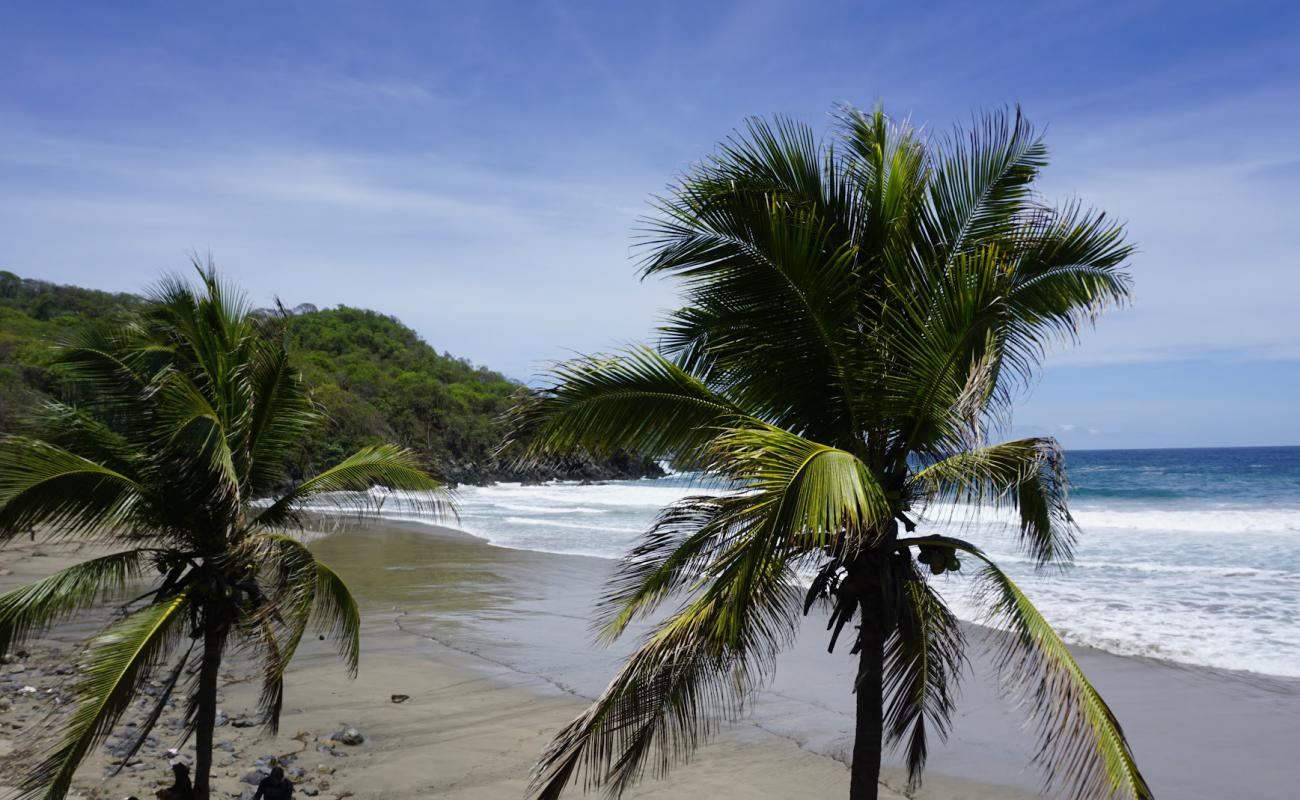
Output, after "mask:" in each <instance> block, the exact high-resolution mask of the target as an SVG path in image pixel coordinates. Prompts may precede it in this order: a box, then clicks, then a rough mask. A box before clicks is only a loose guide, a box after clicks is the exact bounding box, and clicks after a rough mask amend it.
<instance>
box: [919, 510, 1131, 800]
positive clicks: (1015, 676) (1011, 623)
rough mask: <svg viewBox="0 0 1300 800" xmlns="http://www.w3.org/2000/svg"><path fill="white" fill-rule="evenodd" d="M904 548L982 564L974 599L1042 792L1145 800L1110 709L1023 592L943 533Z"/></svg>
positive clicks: (975, 551) (1087, 799)
mask: <svg viewBox="0 0 1300 800" xmlns="http://www.w3.org/2000/svg"><path fill="white" fill-rule="evenodd" d="M900 543H901V544H906V545H915V546H921V545H929V546H940V547H951V548H953V549H956V550H960V551H962V552H966V553H970V554H971V555H973V556H975V557H976V558H978V559H979V560H980V561H982V562H983V563H984V566H983V568H982V569H981V570H980V572H979V574H978V575H977V576H976V586H977V587H978V589H977V599H978V600H979V601H980V602H981V603H982V604H983V605H984V606H985V607H986V608H987V609H988V622H989V623H990V624H991V625H992V626H994V629H995V630H994V631H993V632H992V633H991V634H990V636H991V637H992V639H993V642H994V643H995V646H996V654H997V665H998V669H999V672H1000V673H1001V675H1002V676H1003V678H1004V680H1005V681H1006V682H1007V683H1008V684H1009V685H1011V686H1014V687H1017V691H1018V692H1019V693H1020V696H1021V698H1022V700H1023V701H1024V703H1025V704H1026V705H1027V706H1028V708H1029V710H1030V715H1031V718H1032V719H1033V721H1034V723H1035V724H1036V726H1037V728H1038V732H1039V738H1040V740H1041V742H1042V746H1041V748H1040V749H1039V752H1038V754H1037V756H1036V757H1035V761H1036V762H1037V763H1038V764H1040V765H1041V766H1042V767H1043V769H1044V771H1045V773H1046V776H1045V777H1046V783H1047V787H1046V788H1048V789H1049V790H1053V789H1060V790H1062V791H1063V792H1064V793H1066V794H1067V795H1068V796H1070V797H1073V798H1076V800H1092V799H1093V798H1096V799H1097V800H1102V799H1104V800H1113V798H1128V799H1130V800H1150V798H1151V797H1152V793H1151V788H1150V787H1149V786H1148V785H1147V782H1146V779H1145V778H1143V777H1142V773H1141V772H1140V771H1139V770H1138V767H1137V763H1136V762H1135V761H1134V759H1133V753H1132V750H1131V749H1130V747H1129V744H1128V740H1127V739H1126V738H1125V737H1124V731H1123V730H1122V729H1121V728H1120V725H1119V721H1118V720H1117V719H1116V718H1115V714H1114V712H1112V711H1111V710H1110V707H1109V706H1108V705H1106V701H1105V700H1103V699H1102V697H1101V695H1100V694H1099V693H1098V692H1097V690H1096V688H1094V687H1093V685H1092V684H1091V683H1090V682H1089V681H1088V679H1087V677H1086V676H1085V675H1084V674H1083V670H1082V669H1081V668H1080V667H1079V664H1078V662H1077V661H1075V660H1074V656H1073V655H1071V654H1070V650H1069V648H1068V647H1066V645H1065V642H1063V641H1061V637H1060V636H1059V635H1058V634H1057V633H1056V631H1055V629H1053V628H1052V626H1051V625H1050V624H1049V623H1048V622H1047V620H1046V619H1045V618H1044V617H1043V615H1042V614H1041V613H1040V612H1039V611H1038V609H1037V608H1035V607H1034V605H1033V603H1031V602H1030V601H1029V598H1028V597H1026V596H1025V594H1024V592H1022V591H1021V590H1020V588H1019V587H1018V586H1016V584H1015V583H1014V582H1013V581H1012V580H1011V578H1009V577H1008V576H1007V575H1006V573H1004V572H1003V571H1002V570H1001V569H1000V568H999V567H998V566H997V564H995V563H994V562H993V561H992V559H990V558H989V557H988V556H987V555H985V554H984V553H983V552H982V551H981V550H980V549H979V548H977V547H975V546H974V545H972V544H970V543H969V542H964V541H962V540H960V539H954V538H952V537H948V536H926V537H917V538H912V539H906V540H902V542H900Z"/></svg>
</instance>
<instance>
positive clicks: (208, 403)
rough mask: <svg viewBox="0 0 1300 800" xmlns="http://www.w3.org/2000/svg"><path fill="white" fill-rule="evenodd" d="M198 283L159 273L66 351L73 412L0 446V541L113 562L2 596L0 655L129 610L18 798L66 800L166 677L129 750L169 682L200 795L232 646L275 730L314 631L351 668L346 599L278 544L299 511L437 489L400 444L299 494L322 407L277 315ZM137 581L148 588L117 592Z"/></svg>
mask: <svg viewBox="0 0 1300 800" xmlns="http://www.w3.org/2000/svg"><path fill="white" fill-rule="evenodd" d="M200 276H201V279H202V280H201V287H200V288H198V289H195V288H192V287H191V286H190V285H188V284H187V283H185V282H183V281H181V280H179V279H168V280H165V281H163V282H162V283H161V284H160V285H159V286H158V288H157V289H156V290H155V292H154V293H153V295H152V297H151V298H150V302H149V303H148V304H147V306H146V307H145V308H144V309H143V311H141V312H140V313H139V315H138V316H136V317H134V318H132V319H131V320H129V321H128V322H125V323H122V324H118V325H114V326H109V327H103V326H101V327H95V328H88V329H86V330H84V331H81V332H80V333H78V334H76V335H75V336H74V337H73V338H72V339H70V340H69V341H67V342H66V343H64V344H62V345H61V346H60V348H59V350H60V352H59V354H58V363H59V365H60V366H61V367H62V369H64V370H65V372H66V374H67V377H68V379H69V385H70V387H71V401H70V402H66V403H65V402H52V403H49V404H48V405H47V406H46V408H45V409H44V411H43V414H42V419H41V420H40V422H41V424H40V426H39V427H38V428H37V429H36V430H37V431H39V432H40V434H39V436H10V437H7V438H5V439H4V440H3V441H2V442H0V545H2V544H3V543H4V542H6V541H8V540H10V539H12V538H13V537H14V536H15V535H16V534H17V533H19V532H21V531H26V530H29V529H31V528H32V527H33V526H38V527H39V528H40V530H41V531H42V532H43V533H44V535H46V536H48V537H50V538H52V539H67V538H73V537H76V538H80V539H85V540H91V541H95V542H98V543H100V544H102V545H105V546H107V547H108V548H110V549H112V550H113V551H114V552H111V554H109V555H104V556H101V557H99V558H94V559H91V560H89V561H86V562H84V563H81V564H78V565H76V566H73V567H70V568H68V569H65V570H63V571H61V572H57V573H55V574H53V575H51V576H49V577H47V578H45V579H43V580H39V581H37V582H35V583H32V584H30V585H28V586H24V587H22V588H20V589H17V590H14V591H12V592H9V593H8V594H5V595H3V596H0V653H7V652H9V651H10V650H11V648H14V647H15V646H17V645H18V644H20V643H21V642H22V641H23V640H24V639H27V638H28V637H30V636H32V635H34V634H36V633H38V632H39V631H40V630H42V629H44V628H46V627H47V626H49V625H51V624H53V623H55V622H57V621H59V620H61V619H64V618H66V617H68V616H69V615H72V614H74V613H76V612H79V611H83V610H85V609H87V608H89V607H91V606H93V605H97V604H100V603H101V602H103V601H105V600H107V599H118V598H120V599H123V600H127V602H125V603H124V604H123V612H124V615H123V616H122V617H121V618H120V619H118V620H116V621H114V622H113V623H112V624H111V625H110V626H109V627H108V628H107V630H105V631H104V633H103V634H102V635H101V636H100V637H98V638H97V639H95V640H94V641H93V642H92V643H91V645H90V647H89V649H88V651H87V652H86V654H85V656H84V659H83V661H82V664H81V669H80V674H79V676H78V677H77V678H76V683H75V697H76V707H75V710H74V711H73V712H72V714H71V716H70V717H69V721H68V725H67V729H66V731H65V732H64V734H63V737H62V739H61V740H60V741H59V743H58V744H57V746H56V747H55V748H54V749H53V750H52V751H51V752H50V753H49V754H48V755H47V756H46V757H45V758H44V759H43V760H41V761H40V762H39V763H38V764H37V765H36V766H35V767H34V768H33V770H32V771H31V772H30V774H29V775H28V776H27V777H26V779H25V780H24V782H23V784H22V787H21V789H22V791H23V796H24V797H35V796H37V795H39V796H41V797H44V798H50V799H51V800H53V799H55V798H61V797H63V796H64V795H65V794H66V792H67V790H68V787H69V784H70V782H71V780H72V777H73V773H74V772H75V771H76V769H77V766H78V764H79V763H80V762H81V761H82V759H83V758H84V757H85V756H86V754H87V753H89V752H90V751H91V749H92V748H93V747H95V746H96V744H97V743H98V742H99V741H101V740H102V739H103V738H104V737H105V736H107V735H108V733H109V732H110V731H111V730H112V728H113V726H114V724H115V723H116V722H117V721H118V719H119V718H120V717H121V716H122V714H123V712H125V711H126V710H127V709H128V708H129V707H130V705H131V703H132V701H133V700H134V698H135V697H136V695H137V692H138V690H139V689H140V687H141V686H143V685H144V684H145V683H146V682H147V681H149V680H150V679H151V678H153V677H155V676H161V681H162V687H163V690H162V691H161V692H159V693H158V694H157V697H156V699H155V700H154V702H153V704H152V706H151V708H150V711H149V713H148V715H147V717H146V719H145V720H144V724H142V725H140V726H139V727H138V728H136V731H135V732H136V737H137V738H136V740H135V743H134V747H133V748H132V750H131V753H134V752H135V751H136V750H137V749H138V748H139V747H140V746H141V744H142V743H143V742H144V740H145V738H146V737H147V736H148V735H149V731H150V729H151V728H152V727H153V725H154V724H155V723H156V722H157V721H158V719H159V717H160V715H161V714H162V713H163V711H164V709H165V708H166V705H167V703H168V700H169V698H170V697H171V696H172V695H173V693H174V692H176V691H177V690H178V688H179V690H180V691H181V692H183V694H184V697H185V699H186V703H187V704H186V707H185V720H186V723H187V724H186V728H185V736H186V737H187V738H188V736H189V735H191V734H192V735H194V737H195V743H196V763H195V775H194V790H195V796H196V797H198V798H200V799H201V800H202V799H205V798H207V797H208V796H209V772H210V769H211V764H212V733H213V727H214V723H215V720H216V712H217V705H216V704H217V683H218V670H219V669H220V666H221V662H222V658H223V656H224V654H225V653H226V652H227V649H228V648H230V647H232V646H239V647H243V648H247V649H249V650H251V651H252V652H253V653H254V654H255V655H256V657H257V658H259V659H260V663H261V664H262V667H263V672H264V674H263V685H262V693H261V697H260V703H259V705H260V710H261V711H262V712H264V714H265V717H264V719H265V724H266V725H267V726H268V727H269V728H270V729H271V730H274V729H275V728H276V727H277V725H278V723H279V715H280V708H281V703H282V699H283V686H284V684H283V679H284V671H285V668H286V667H287V665H288V664H289V661H290V659H291V658H292V657H293V655H294V651H295V649H296V648H297V646H298V643H299V642H300V640H301V639H302V636H303V634H304V632H305V630H306V629H307V626H308V624H309V620H311V619H315V620H316V621H317V623H318V625H319V627H320V629H321V633H322V635H324V634H327V633H328V634H331V635H332V636H334V637H335V638H336V639H337V641H338V644H339V650H340V653H341V655H342V656H343V658H344V659H345V660H346V662H347V665H348V669H349V670H350V671H351V672H352V673H353V674H355V672H356V669H357V660H358V654H359V651H358V645H359V640H358V637H359V632H360V617H359V615H358V610H357V604H356V602H355V601H354V600H353V597H352V595H351V594H350V593H349V591H348V588H347V586H345V585H344V583H343V582H342V581H341V580H340V579H339V577H338V575H336V574H335V572H334V571H333V570H331V569H330V568H329V567H328V566H326V565H325V564H322V563H320V562H319V561H317V560H316V559H315V557H314V556H313V555H312V554H311V552H310V551H309V550H308V549H307V548H306V547H304V546H303V544H302V543H300V542H299V541H298V540H297V539H294V538H291V537H290V536H288V535H286V531H287V530H289V529H291V528H293V527H294V526H296V525H298V524H300V522H301V520H302V518H301V512H302V510H303V508H304V506H305V505H306V504H307V503H309V502H333V503H339V502H344V503H352V504H364V503H365V498H366V497H368V495H367V494H364V493H362V494H355V493H351V494H344V495H336V494H334V493H337V492H345V491H349V490H358V489H369V488H371V486H372V485H374V484H383V485H386V486H390V487H394V488H399V489H407V490H418V491H433V490H437V488H438V486H437V484H436V483H435V482H434V481H433V480H432V479H430V478H429V477H428V476H426V475H425V473H424V472H423V471H422V470H421V469H420V467H419V465H418V463H417V461H416V458H415V457H414V455H413V454H412V453H410V452H408V451H406V450H402V449H399V448H396V447H392V446H378V447H369V448H366V449H364V450H361V451H360V452H358V453H356V454H355V455H353V456H351V457H350V458H347V459H346V460H344V461H343V462H341V463H340V464H338V465H337V466H334V467H332V468H330V469H328V470H325V471H324V472H322V473H320V474H318V475H316V476H315V477H313V478H309V479H307V480H303V481H301V482H298V483H296V484H294V483H292V482H291V481H290V480H289V478H288V475H287V474H286V470H285V465H286V463H287V456H288V455H289V454H290V453H291V452H292V450H293V448H294V447H295V446H296V443H297V440H298V438H299V437H300V436H301V435H302V434H303V433H304V432H305V431H307V430H308V429H309V427H311V426H312V425H314V424H316V423H317V422H319V421H320V418H321V414H320V412H319V410H318V409H317V408H316V406H315V404H314V403H313V401H312V400H311V397H310V395H309V393H308V392H307V391H306V389H305V388H304V387H303V386H302V384H301V382H300V380H299V377H298V374H297V372H296V371H295V370H294V369H293V367H292V366H291V364H290V362H289V357H288V351H287V349H286V338H285V334H284V331H283V330H282V324H283V321H282V319H278V318H275V317H268V316H265V315H259V314H257V313H254V312H253V311H252V309H251V308H250V307H249V305H248V304H247V302H246V301H245V300H244V299H243V297H242V296H241V295H239V294H238V293H236V292H234V291H232V290H231V289H230V288H229V287H227V286H224V285H223V284H222V283H221V282H220V281H219V280H218V278H217V276H216V274H215V272H214V271H213V270H212V268H211V267H208V268H207V269H206V270H202V269H201V270H200ZM339 497H343V498H344V499H343V500H339V499H338V498H339ZM356 507H357V508H358V510H361V506H360V505H357V506H356ZM145 580H148V581H149V586H148V591H147V592H146V593H144V594H140V595H139V596H138V597H136V598H135V599H134V600H128V599H127V595H126V594H124V593H126V592H128V591H129V592H130V593H131V594H133V595H134V594H138V593H139V592H140V586H139V584H141V583H142V582H144V581H145ZM128 758H129V756H127V757H124V758H123V759H122V761H123V762H125V761H126V760H127V759H128Z"/></svg>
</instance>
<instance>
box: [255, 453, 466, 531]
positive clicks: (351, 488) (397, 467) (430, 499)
mask: <svg viewBox="0 0 1300 800" xmlns="http://www.w3.org/2000/svg"><path fill="white" fill-rule="evenodd" d="M374 486H383V487H386V488H389V489H394V490H397V491H398V492H406V493H420V494H416V495H411V494H406V495H397V496H396V497H394V498H392V499H391V502H393V503H394V504H395V505H402V506H405V507H410V508H411V509H413V510H418V511H429V512H432V513H435V514H441V513H444V512H446V511H454V506H453V505H452V504H451V502H450V500H449V499H448V497H447V495H446V494H445V492H444V490H443V488H442V485H441V484H439V483H438V482H437V481H435V480H434V479H433V478H430V477H429V476H428V474H426V473H425V471H424V469H423V468H422V467H421V466H420V462H419V459H418V457H417V456H416V454H415V453H414V452H413V451H411V450H408V449H406V448H404V447H397V446H395V445H376V446H373V447H366V448H363V449H362V450H360V451H358V452H356V453H354V454H353V455H351V456H349V457H348V458H346V459H344V460H343V461H341V462H339V463H338V464H336V465H334V466H333V467H330V468H329V469H327V470H325V471H324V472H321V473H320V474H318V475H316V476H315V477H312V478H308V479H307V480H305V481H303V482H302V483H300V484H298V485H297V486H295V487H294V488H292V489H290V490H289V491H288V492H286V493H285V494H283V495H281V496H280V497H279V499H277V500H276V501H275V502H273V503H271V504H270V505H269V506H267V507H266V508H265V509H263V510H262V511H261V512H260V513H259V514H258V515H257V516H256V517H255V518H254V520H253V522H252V524H251V525H250V528H255V527H271V526H277V525H283V524H285V523H287V522H293V521H295V520H296V519H297V517H298V515H299V514H300V513H301V511H302V509H303V507H304V506H305V505H307V504H308V503H312V504H315V505H318V506H323V507H325V508H326V509H327V510H336V511H349V512H352V513H357V514H365V513H378V511H379V509H380V508H381V507H382V506H383V504H384V503H385V502H390V500H389V498H387V497H382V498H381V497H380V496H376V495H374V494H372V493H371V492H369V491H368V490H369V489H371V487H374Z"/></svg>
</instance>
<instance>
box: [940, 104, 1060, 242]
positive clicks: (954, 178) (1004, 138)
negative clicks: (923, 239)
mask: <svg viewBox="0 0 1300 800" xmlns="http://www.w3.org/2000/svg"><path fill="white" fill-rule="evenodd" d="M934 153H935V155H934V156H933V159H934V162H935V163H934V171H933V173H932V178H931V180H930V182H929V189H930V204H929V209H930V215H929V217H928V219H927V220H926V222H927V225H928V227H929V229H930V231H929V233H930V241H931V242H932V243H934V244H935V245H937V246H938V252H940V253H943V254H946V256H947V260H948V261H949V262H951V261H952V259H953V258H955V257H956V256H958V255H960V254H962V253H966V252H969V251H970V250H971V249H974V248H978V247H981V246H983V245H985V244H986V243H988V242H990V241H997V240H1001V239H1004V238H1006V237H1007V236H1009V235H1011V234H1012V233H1013V232H1014V231H1015V230H1016V227H1017V224H1018V223H1019V222H1020V221H1021V220H1022V219H1023V215H1024V214H1025V213H1027V212H1029V211H1030V210H1031V206H1030V201H1031V200H1032V198H1033V182H1034V179H1035V178H1036V177H1037V175H1038V173H1039V171H1040V170H1042V168H1043V167H1045V166H1047V147H1046V145H1044V144H1043V140H1042V138H1041V137H1040V136H1038V135H1037V134H1036V133H1035V132H1034V129H1033V126H1031V125H1030V124H1029V121H1028V120H1027V119H1025V117H1024V116H1023V115H1022V114H1021V113H1020V109H1019V108H1016V109H1015V110H1014V114H1008V113H1006V112H994V113H989V114H985V115H984V116H983V117H982V118H981V119H978V120H977V121H976V125H975V126H973V127H972V129H970V130H968V131H955V132H953V133H952V134H951V135H949V136H948V137H947V138H946V139H945V140H944V141H943V143H942V146H940V147H938V148H935V149H934Z"/></svg>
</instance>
